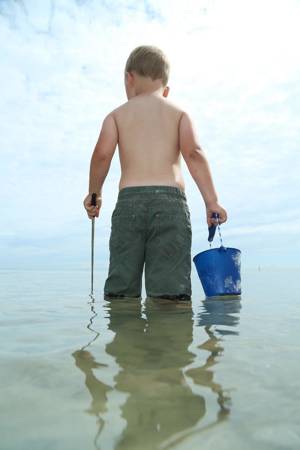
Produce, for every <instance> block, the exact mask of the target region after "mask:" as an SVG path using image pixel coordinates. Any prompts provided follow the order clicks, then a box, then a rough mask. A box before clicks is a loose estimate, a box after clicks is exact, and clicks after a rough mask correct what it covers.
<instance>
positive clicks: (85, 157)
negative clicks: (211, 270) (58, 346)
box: [0, 0, 300, 267]
mask: <svg viewBox="0 0 300 450" xmlns="http://www.w3.org/2000/svg"><path fill="white" fill-rule="evenodd" d="M299 16H300V6H299V2H297V1H293V0H288V1H285V2H283V1H282V2H271V1H265V2H259V1H257V0H255V1H253V2H244V1H242V2H241V1H234V0H228V1H226V2H222V1H214V2H211V1H199V2H195V1H186V2H184V4H182V2H179V1H177V0H176V1H174V2H172V7H170V2H167V1H166V0H162V1H161V0H160V1H158V0H152V1H144V2H136V1H113V2H106V1H104V2H97V1H88V0H86V1H79V0H77V1H73V0H63V1H60V2H58V1H54V0H52V1H50V0H49V1H44V2H39V3H37V2H34V1H24V2H13V1H6V2H1V4H0V39H1V42H5V45H3V46H2V47H1V50H0V52H1V61H2V67H1V72H0V85H1V87H2V89H1V91H2V92H1V98H2V102H1V109H0V136H1V138H0V139H1V149H2V150H1V180H2V186H3V188H2V189H1V192H0V202H1V213H2V214H1V216H2V220H1V229H0V236H1V239H2V240H3V241H4V244H3V245H4V247H3V249H5V250H3V252H2V256H1V260H0V263H1V265H2V267H5V265H6V261H7V252H9V248H10V246H11V245H13V242H14V249H15V250H14V255H15V256H14V258H15V259H14V260H12V264H13V262H14V261H15V265H16V266H17V265H18V251H19V252H20V254H22V255H24V251H25V250H24V248H25V247H26V245H25V244H24V243H25V242H26V240H28V242H30V243H31V244H32V245H34V239H36V240H37V241H39V242H40V243H44V250H43V252H42V253H41V256H40V257H39V255H38V254H37V252H36V251H34V250H33V249H32V247H31V246H30V245H28V246H27V247H26V251H27V257H28V261H29V262H30V261H32V264H33V265H37V266H38V267H43V266H46V265H47V260H46V258H45V255H46V254H47V251H48V250H49V253H50V252H52V251H53V245H55V240H56V242H59V245H60V249H61V251H63V249H64V248H66V249H67V248H69V247H68V246H69V244H68V243H69V242H72V244H73V243H74V245H77V246H78V251H77V253H76V257H77V258H78V264H84V261H86V259H82V258H86V257H87V254H88V252H87V251H83V250H80V249H83V246H84V245H86V236H85V234H84V233H89V225H90V223H89V221H88V219H87V216H86V213H85V211H84V210H83V207H82V201H83V198H84V196H85V195H86V192H87V187H88V170H89V162H90V157H91V153H92V150H93V148H94V145H95V143H96V140H97V138H98V134H99V132H100V127H101V124H102V120H103V118H104V117H105V115H106V114H107V113H108V112H109V111H111V110H112V109H114V108H115V107H116V106H118V105H119V104H120V103H123V102H125V101H126V96H125V90H124V87H123V70H124V65H125V61H126V59H127V57H128V55H129V52H130V51H131V50H132V49H133V48H134V47H135V46H137V45H140V44H142V43H145V44H154V45H158V46H159V47H161V48H162V49H164V51H165V52H166V53H167V55H168V57H169V59H170V61H171V74H170V83H169V84H170V87H171V90H170V98H171V99H172V100H174V101H175V102H177V103H179V104H181V105H182V107H184V108H187V109H188V110H189V111H190V113H191V115H192V117H193V119H194V121H195V125H196V128H197V130H198V135H199V139H200V143H201V145H202V147H203V149H204V150H205V152H206V154H207V157H208V159H209V162H210V165H211V169H212V174H213V178H214V182H215V185H216V188H217V191H218V194H219V200H220V203H221V204H222V206H224V207H225V208H226V209H227V211H228V215H229V220H228V222H227V223H226V224H224V226H223V227H224V232H225V230H228V237H229V236H231V239H233V238H235V236H236V238H235V240H236V242H237V245H240V246H241V247H243V248H245V249H247V248H249V247H250V246H252V244H251V243H249V239H248V238H249V235H252V236H255V235H256V234H257V233H260V234H262V235H268V236H269V237H270V239H271V238H272V240H273V242H274V244H273V245H274V246H276V248H277V249H278V251H280V249H281V250H282V252H283V254H284V249H285V239H286V233H288V234H289V235H290V236H293V239H297V236H298V229H299V228H298V224H299V206H298V205H299V192H300V189H299V187H300V186H299V168H300V167H299V163H300V156H299V153H298V147H299V134H298V130H299V117H300V116H299V102H298V101H297V98H299V90H300V85H299V72H300V62H299V59H298V58H296V57H295V55H296V54H297V52H298V48H297V42H299V33H300V32H299V27H298V23H299ZM278 30H280V32H278ZM182 166H183V173H184V179H185V183H186V193H187V197H188V203H189V206H190V209H191V217H192V225H193V230H194V232H193V234H194V245H195V247H196V246H198V247H200V246H203V245H204V242H205V245H206V241H205V240H206V233H207V227H206V220H205V210H204V204H203V201H202V198H201V194H200V191H199V189H198V187H197V186H196V184H195V182H194V181H193V179H192V177H191V175H190V174H189V172H188V169H187V167H186V166H185V163H184V162H182ZM119 177H120V167H119V160H118V155H117V151H116V154H115V155H114V158H113V161H112V164H111V170H110V172H109V174H108V176H107V179H106V181H105V184H104V187H103V209H102V217H101V218H100V219H99V220H98V223H97V227H98V229H99V230H100V229H101V230H102V231H101V232H102V233H105V234H104V241H103V245H105V243H106V245H107V243H108V237H109V232H110V215H111V212H112V210H113V208H114V204H115V202H116V199H117V194H118V182H119ZM293 214H294V216H293ZM292 216H293V217H295V220H294V221H293V220H290V217H292ZM66 230H68V231H67V234H66ZM284 230H285V231H284ZM20 235H22V239H23V240H24V241H23V244H22V246H21V243H20V242H19V241H18V240H17V239H16V240H15V241H14V240H13V237H12V236H20ZM8 244H9V245H8ZM24 245H25V247H24ZM39 245H43V244H39ZM255 245H256V247H255V246H254V247H253V246H252V247H251V251H255V248H256V249H257V255H258V254H259V250H260V245H261V243H257V244H255ZM18 249H19V250H18ZM107 251H108V249H107V248H106V253H105V252H103V258H107ZM291 251H292V249H291ZM81 255H85V256H81ZM253 258H254V259H255V256H254V257H253ZM286 258H288V256H286ZM254 259H253V260H254ZM266 260H267V259H266ZM53 261H55V260H54V259H53Z"/></svg>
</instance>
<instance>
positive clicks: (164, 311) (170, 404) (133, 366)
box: [73, 298, 240, 450]
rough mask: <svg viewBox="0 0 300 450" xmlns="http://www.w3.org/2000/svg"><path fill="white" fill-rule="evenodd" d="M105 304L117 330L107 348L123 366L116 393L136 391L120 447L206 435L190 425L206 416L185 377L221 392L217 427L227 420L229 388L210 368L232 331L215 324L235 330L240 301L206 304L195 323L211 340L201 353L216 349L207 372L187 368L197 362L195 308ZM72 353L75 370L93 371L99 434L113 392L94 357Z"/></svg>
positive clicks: (89, 377) (125, 410) (126, 409)
mask: <svg viewBox="0 0 300 450" xmlns="http://www.w3.org/2000/svg"><path fill="white" fill-rule="evenodd" d="M225 302H226V304H225ZM104 307H105V309H106V311H107V313H108V315H109V319H110V323H109V329H111V330H112V331H113V332H114V333H115V336H114V339H113V341H112V342H111V343H109V344H107V345H106V352H107V353H108V354H110V355H112V356H113V357H114V359H115V360H116V362H117V363H118V364H119V366H120V371H119V373H118V374H117V375H116V377H115V382H116V385H115V386H114V388H113V389H115V390H117V391H121V392H124V393H127V394H129V395H128V398H127V399H126V401H125V404H123V406H122V407H121V410H122V416H123V418H124V419H125V420H126V423H127V424H126V428H125V430H124V431H123V432H122V435H121V437H120V438H119V441H118V442H117V443H116V445H115V449H119V450H120V449H129V448H130V449H134V448H136V449H141V448H147V446H149V445H150V444H151V448H156V447H157V446H158V445H159V444H162V443H163V442H166V441H168V440H171V441H172V440H174V439H175V440H177V438H176V437H175V435H176V436H178V434H179V435H180V434H181V435H182V438H184V435H185V437H187V436H188V435H191V434H193V433H195V432H199V431H201V429H200V428H201V426H200V427H197V430H195V431H192V430H191V428H193V427H194V426H195V425H196V424H197V422H198V421H199V420H201V419H202V418H203V417H204V415H205V411H206V407H205V400H204V397H203V396H202V395H200V394H196V393H194V392H193V391H192V390H191V388H190V387H189V385H188V384H187V383H186V379H185V376H184V373H185V375H187V376H188V377H190V378H191V379H192V380H193V381H194V383H195V384H197V385H201V386H204V387H206V388H207V387H208V388H209V389H211V390H212V391H213V392H215V393H216V394H217V397H218V403H219V405H220V409H219V411H218V415H217V420H216V422H215V423H218V422H219V421H220V420H222V419H224V418H225V417H224V416H226V415H228V412H229V408H228V405H227V402H228V397H226V396H225V395H224V393H223V389H222V386H221V385H220V384H218V383H215V382H214V381H213V371H212V370H210V368H211V367H212V366H213V365H214V364H216V361H215V358H216V356H218V355H220V352H222V351H223V347H222V346H221V345H220V340H221V339H220V338H218V337H217V336H216V335H215V333H216V332H218V333H220V334H225V333H228V331H226V330H223V331H222V330H219V329H218V330H212V329H211V328H212V326H213V325H218V326H219V325H229V326H236V325H237V323H238V319H237V318H236V317H233V316H231V313H236V312H238V311H239V309H240V302H239V301H237V300H234V301H233V302H231V301H230V300H226V301H222V300H219V301H218V303H212V302H211V301H204V302H203V307H202V311H200V313H199V314H197V316H196V320H197V325H199V326H204V329H205V330H206V333H207V335H208V339H207V340H206V341H205V342H204V343H203V344H201V345H200V346H199V348H201V349H203V350H207V351H209V356H208V358H207V360H206V362H205V364H204V365H202V366H201V367H196V368H191V369H188V370H185V371H184V369H185V367H186V366H188V365H190V364H191V363H193V362H194V360H195V357H196V355H195V354H194V353H192V352H190V351H189V350H188V348H189V346H190V344H191V343H192V340H193V320H192V319H193V312H192V309H191V305H188V304H181V305H180V304H178V303H173V302H172V301H167V300H166V301H162V300H154V299H151V298H147V299H146V302H145V306H144V309H143V310H142V305H141V303H140V302H139V301H137V300H133V299H126V298H122V299H113V300H111V301H105V306H104ZM231 332H232V331H231ZM232 333H233V332H232ZM73 356H74V357H75V360H76V365H77V366H78V367H79V368H80V369H81V370H83V371H84V372H85V374H86V385H87V387H88V389H89V392H90V394H91V396H92V398H93V403H92V406H91V408H90V409H89V412H90V413H93V412H94V414H95V415H97V416H98V417H99V420H100V429H99V430H98V433H97V435H99V433H100V432H101V429H102V427H103V425H104V424H103V423H101V413H103V412H105V411H106V408H107V405H106V404H107V393H108V391H109V390H111V389H112V388H111V387H110V386H108V385H107V384H105V383H103V382H101V381H100V380H97V379H96V378H95V377H94V375H93V373H92V369H93V368H94V367H100V366H101V364H99V363H97V362H96V361H95V360H94V358H93V356H92V355H91V353H90V352H88V351H86V350H84V351H83V350H78V351H77V352H74V353H73ZM98 373H99V372H98ZM98 373H97V374H98ZM204 392H205V391H204ZM215 423H214V424H215ZM214 424H211V425H214ZM211 425H210V426H211ZM179 440H181V439H179ZM100 442H101V438H100Z"/></svg>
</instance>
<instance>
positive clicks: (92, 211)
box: [83, 194, 102, 219]
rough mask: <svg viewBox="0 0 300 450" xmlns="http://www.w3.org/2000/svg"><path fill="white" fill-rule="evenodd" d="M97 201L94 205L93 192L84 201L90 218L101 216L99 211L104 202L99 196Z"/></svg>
mask: <svg viewBox="0 0 300 450" xmlns="http://www.w3.org/2000/svg"><path fill="white" fill-rule="evenodd" d="M96 203H97V204H96V206H92V194H88V195H87V196H86V197H85V199H84V201H83V205H84V207H85V209H86V212H87V215H88V216H89V219H92V218H93V217H99V211H100V208H101V204H102V199H101V197H99V196H97V200H96Z"/></svg>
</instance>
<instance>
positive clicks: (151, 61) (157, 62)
mask: <svg viewBox="0 0 300 450" xmlns="http://www.w3.org/2000/svg"><path fill="white" fill-rule="evenodd" d="M133 70H134V71H135V72H137V73H138V74H139V75H142V76H144V77H148V76H149V77H151V78H152V80H153V81H154V80H157V79H161V80H162V85H163V87H165V86H166V85H167V84H168V80H169V72H170V63H169V61H168V58H167V57H166V55H165V54H164V53H163V51H162V50H160V49H159V48H158V47H156V46H154V45H140V46H139V47H136V48H135V49H134V50H132V52H131V53H130V55H129V57H128V59H127V61H126V65H125V72H130V71H133Z"/></svg>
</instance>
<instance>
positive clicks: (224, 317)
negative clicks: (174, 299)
mask: <svg viewBox="0 0 300 450" xmlns="http://www.w3.org/2000/svg"><path fill="white" fill-rule="evenodd" d="M240 309H241V302H240V299H239V298H234V299H226V300H222V299H215V300H211V299H206V300H205V301H203V306H202V308H201V311H200V313H199V314H198V315H197V317H196V323H197V325H198V326H203V327H204V330H205V332H206V334H207V336H208V339H207V340H206V341H205V342H203V343H202V344H201V345H199V348H200V349H202V350H205V351H207V352H209V355H208V357H207V359H206V361H205V363H204V364H203V365H202V366H200V367H197V368H193V369H190V370H188V371H187V372H186V374H187V375H189V376H190V377H191V378H192V379H193V381H194V383H196V384H198V385H201V386H206V387H209V388H210V389H211V390H212V391H213V392H215V393H216V394H217V397H218V398H217V401H218V404H219V405H220V410H219V411H218V418H219V419H220V420H223V419H224V418H226V416H227V415H228V414H229V412H230V408H229V406H230V404H231V399H230V397H229V396H226V395H225V394H224V389H223V388H222V386H221V385H220V384H218V383H215V382H214V380H213V376H214V373H213V371H212V370H209V369H210V368H211V367H213V366H214V365H215V364H217V363H218V360H217V357H218V356H221V355H222V354H223V351H224V347H223V346H222V345H221V341H222V339H221V338H219V337H218V334H220V335H223V336H224V335H228V334H232V335H238V331H234V330H231V329H230V330H226V329H221V328H215V329H214V330H213V326H215V325H223V326H229V327H234V326H236V325H237V324H238V322H239V317H238V316H233V315H232V314H236V313H239V311H240Z"/></svg>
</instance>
